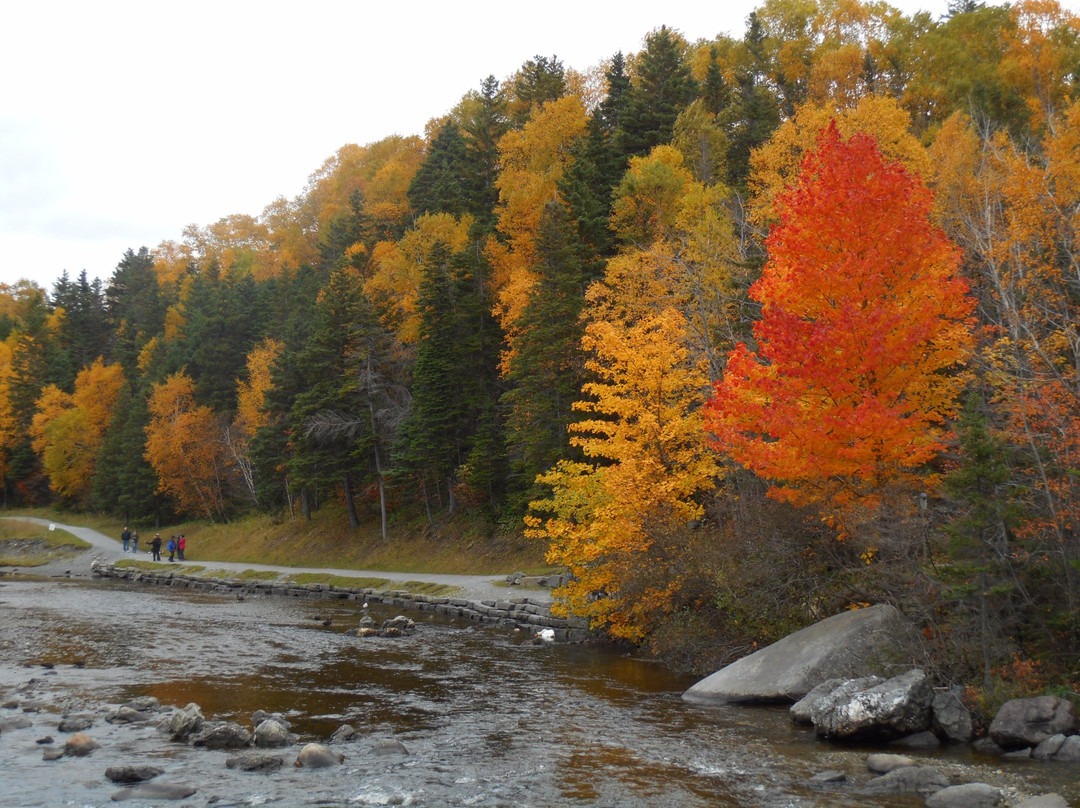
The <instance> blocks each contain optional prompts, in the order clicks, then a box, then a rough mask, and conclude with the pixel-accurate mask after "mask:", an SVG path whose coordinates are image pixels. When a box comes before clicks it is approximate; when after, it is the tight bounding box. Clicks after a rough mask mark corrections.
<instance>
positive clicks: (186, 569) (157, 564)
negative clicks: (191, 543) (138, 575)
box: [116, 558, 206, 575]
mask: <svg viewBox="0 0 1080 808" xmlns="http://www.w3.org/2000/svg"><path fill="white" fill-rule="evenodd" d="M116 566H117V567H122V568H126V569H136V570H154V571H155V572H161V570H162V568H163V567H168V569H169V572H179V573H180V574H182V575H198V574H199V573H200V572H203V571H204V570H205V569H206V567H200V566H199V565H198V564H177V563H176V562H173V563H172V564H170V563H169V562H168V561H135V560H133V559H130V558H122V559H120V560H119V561H117V562H116Z"/></svg>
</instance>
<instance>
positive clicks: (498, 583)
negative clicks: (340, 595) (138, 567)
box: [3, 516, 551, 601]
mask: <svg viewBox="0 0 1080 808" xmlns="http://www.w3.org/2000/svg"><path fill="white" fill-rule="evenodd" d="M3 518H18V519H21V520H22V521H25V522H36V523H37V524H41V525H55V526H56V528H57V529H58V530H66V531H67V532H68V533H70V534H72V535H73V536H76V537H78V538H80V539H82V540H83V541H85V542H87V543H88V544H90V545H91V549H89V550H87V551H86V552H84V553H82V554H81V555H79V556H78V557H75V558H67V559H63V560H60V561H53V562H50V563H49V564H46V565H45V566H42V567H34V568H32V569H27V570H24V572H30V573H32V574H34V575H46V576H49V575H71V576H73V577H90V565H91V564H92V563H93V562H95V561H96V562H100V563H115V562H117V561H122V560H123V559H125V558H126V559H132V560H135V559H138V560H139V561H149V553H148V552H147V551H148V550H149V545H150V542H149V539H147V538H145V537H144V538H142V539H141V540H140V541H139V554H138V555H137V556H134V555H132V554H131V553H125V552H124V550H123V546H122V545H121V543H120V540H119V539H114V538H112V537H111V536H107V535H106V534H104V533H101V532H99V531H97V530H93V529H91V528H88V527H79V526H77V525H62V524H60V523H59V522H52V521H50V520H48V519H38V518H36V517H30V516H20V517H3ZM162 552H163V553H164V546H163V547H162ZM183 563H184V564H185V565H197V566H200V567H203V568H205V569H206V570H207V571H209V570H227V571H229V572H236V573H240V572H243V571H244V570H260V571H269V572H277V573H280V574H282V575H297V574H300V573H305V572H310V573H320V574H325V575H340V576H342V577H350V578H378V579H383V580H388V581H391V582H405V581H420V582H423V583H433V584H444V585H446V586H453V587H457V588H458V589H460V590H461V591H462V594H461V597H463V598H466V599H468V600H476V601H480V600H507V599H509V598H515V597H521V596H523V595H526V594H527V595H528V597H529V598H531V599H533V600H537V601H550V600H551V591H550V590H548V589H542V588H538V587H530V588H529V589H527V590H522V589H520V588H518V587H508V586H507V585H506V583H505V577H500V576H497V575H445V574H440V573H424V572H388V571H386V570H350V569H336V568H333V569H332V568H319V567H284V566H277V565H272V564H248V563H245V562H236V561H213V560H208V559H204V558H202V557H199V558H196V559H188V560H186V561H184V562H183ZM161 566H163V567H168V566H170V564H169V562H168V561H163V562H161ZM511 572H513V570H508V571H507V573H511ZM387 588H393V587H392V586H388V587H387Z"/></svg>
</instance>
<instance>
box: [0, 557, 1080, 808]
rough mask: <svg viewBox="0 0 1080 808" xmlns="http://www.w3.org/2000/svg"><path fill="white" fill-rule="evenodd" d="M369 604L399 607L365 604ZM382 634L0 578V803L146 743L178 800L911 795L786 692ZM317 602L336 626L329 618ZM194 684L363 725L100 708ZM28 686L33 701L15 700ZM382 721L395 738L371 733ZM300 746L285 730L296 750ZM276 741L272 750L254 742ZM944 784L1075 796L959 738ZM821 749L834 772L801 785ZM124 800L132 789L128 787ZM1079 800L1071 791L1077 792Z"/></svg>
mask: <svg viewBox="0 0 1080 808" xmlns="http://www.w3.org/2000/svg"><path fill="white" fill-rule="evenodd" d="M371 613H372V616H373V617H375V618H376V619H382V618H386V617H392V616H393V613H392V612H389V611H381V610H379V609H374V608H373V609H372V610H371ZM410 616H412V617H413V618H414V619H416V620H417V622H418V630H417V632H416V633H415V634H412V635H410V636H406V637H403V638H398V639H383V638H357V637H350V636H347V635H345V634H344V631H345V629H346V628H349V627H354V626H356V625H357V622H358V619H359V617H360V604H356V603H349V602H341V601H330V602H323V601H296V600H289V599H281V598H272V597H256V598H248V599H247V600H244V601H238V600H236V599H235V598H227V597H224V596H218V595H209V594H205V593H191V592H183V591H171V590H165V589H162V588H160V587H144V586H142V585H139V584H132V583H126V582H114V581H109V582H85V581H84V582H77V581H67V582H55V581H34V580H29V579H13V578H6V579H4V580H3V582H2V583H0V703H4V702H9V703H14V702H16V701H18V702H19V703H20V707H19V708H16V709H13V708H11V707H9V708H8V709H3V710H0V721H3V720H4V719H6V718H8V717H10V716H12V715H15V714H20V715H26V716H28V717H29V718H30V719H32V721H33V726H32V727H28V728H24V729H17V730H11V731H6V732H3V733H2V734H0V805H2V806H4V807H5V808H7V807H8V806H19V808H24V807H25V808H31V807H32V806H49V807H50V808H52V807H53V806H65V805H70V806H80V807H82V806H104V805H111V804H113V803H112V799H113V795H117V796H123V793H124V792H123V789H121V788H120V787H118V786H117V785H115V784H113V783H111V782H109V781H108V780H107V779H106V778H105V777H104V771H105V768H106V767H107V766H112V765H119V764H123V763H135V764H141V763H150V764H153V765H156V766H159V767H160V768H163V769H165V773H164V774H163V775H162V776H161V777H160V778H159V779H160V780H162V781H167V782H175V783H189V784H191V785H192V786H195V787H197V788H198V791H197V793H196V794H195V795H194V796H192V797H190V798H188V799H185V800H183V801H181V802H180V803H145V804H148V805H151V804H180V805H190V806H210V805H213V806H234V805H235V806H242V805H252V806H255V805H275V806H279V805H280V806H381V805H412V806H505V807H506V808H510V807H511V806H513V807H516V806H613V807H614V806H619V808H637V807H639V806H673V807H680V808H681V807H682V806H686V807H687V808H693V807H694V806H799V807H800V808H801V807H803V806H822V808H825V806H829V808H847V807H849V806H886V807H888V806H916V805H922V804H923V801H922V800H921V799H918V798H915V797H880V796H870V795H867V794H866V793H865V792H863V791H862V789H861V787H862V785H864V784H865V782H866V781H867V780H869V778H870V775H869V774H868V773H867V772H866V769H865V765H864V762H863V761H864V759H865V756H866V754H867V752H868V751H869V750H866V749H858V748H849V747H837V746H832V745H828V744H824V743H822V742H820V741H817V740H816V739H815V738H814V737H813V735H812V733H810V732H806V731H804V730H801V729H797V728H793V727H792V726H791V724H790V722H789V720H788V717H787V711H786V710H785V709H783V708H745V707H744V708H738V707H716V706H703V705H697V704H689V703H686V702H684V701H682V699H681V698H680V695H681V693H682V691H683V690H685V689H686V688H687V687H688V686H689V685H690V684H692V683H693V681H694V680H693V679H691V678H687V677H683V676H678V675H675V674H673V673H671V672H670V671H667V670H665V669H664V668H663V667H660V666H658V665H655V664H652V663H650V662H647V661H643V660H639V659H634V658H631V657H629V656H627V655H626V654H625V653H623V652H619V651H615V650H612V649H600V648H596V647H590V646H581V645H568V644H560V643H554V644H545V645H533V644H532V643H531V642H530V641H529V638H528V637H527V636H523V635H522V634H520V633H515V632H513V631H511V630H508V629H505V628H494V627H477V626H473V625H468V624H463V623H454V622H453V621H450V620H444V619H436V618H434V617H429V616H427V615H424V616H422V617H421V616H419V615H415V614H413V615H410ZM327 620H329V622H330V625H328V626H327V625H324V623H325V622H326V621H327ZM142 695H152V696H156V697H157V698H158V699H160V700H161V702H162V704H163V705H170V706H172V705H176V706H183V705H185V704H187V703H189V702H195V703H197V704H199V705H200V706H201V707H202V710H203V713H204V715H205V716H206V717H207V718H215V719H226V720H233V721H238V722H240V723H242V724H244V725H245V726H250V716H251V714H252V712H253V711H255V710H258V709H262V710H266V711H268V712H275V711H276V712H281V713H283V714H285V715H286V716H287V717H288V718H289V719H290V721H292V723H293V731H294V732H296V733H298V734H299V736H300V743H305V742H308V741H319V742H328V739H329V736H330V735H331V733H332V732H333V731H334V730H336V729H337V728H338V727H339V726H341V725H342V724H344V723H348V724H351V725H353V726H355V727H356V728H357V729H358V730H359V731H360V736H359V739H358V740H355V741H351V742H348V743H340V744H333V748H335V749H336V750H337V751H339V752H342V753H344V755H345V762H344V764H343V765H342V766H339V767H335V768H332V769H303V768H295V767H293V766H291V765H290V764H291V763H292V762H293V760H294V759H295V754H296V751H297V750H296V749H289V750H281V751H280V754H281V755H282V756H283V757H285V759H286V766H285V767H283V768H282V769H280V770H278V771H277V772H273V773H270V774H256V773H245V772H239V771H235V770H231V769H227V768H226V766H225V759H226V758H227V757H228V756H229V755H230V754H232V753H226V752H214V751H206V750H198V749H193V748H191V747H189V746H187V745H184V744H179V743H173V742H170V741H168V740H167V738H166V737H165V736H164V735H162V734H160V733H159V732H157V731H156V730H155V729H154V728H153V724H152V723H150V724H147V725H142V726H131V725H116V726H114V725H112V724H108V723H106V722H104V721H103V720H102V718H103V716H104V715H105V714H106V713H107V712H108V711H109V709H111V707H110V705H112V706H115V705H118V704H121V703H123V702H125V701H127V700H129V699H130V698H133V697H135V696H142ZM26 701H32V702H36V703H37V704H38V705H40V712H30V713H21V712H20V710H21V709H22V706H23V705H25V702H26ZM64 711H66V712H68V713H85V714H89V715H95V716H96V720H95V723H94V725H93V726H92V727H91V728H90V729H88V730H87V731H86V732H87V733H88V734H89V735H91V737H93V738H94V739H95V740H97V741H98V742H99V743H100V744H101V747H100V748H99V749H97V750H96V751H95V752H94V753H93V754H92V755H90V756H88V757H85V758H71V757H64V758H61V759H60V760H57V761H51V762H45V761H43V760H42V748H47V747H45V746H43V745H42V744H40V743H38V741H39V740H43V736H46V735H48V736H52V737H53V738H54V740H55V741H56V742H57V743H59V744H62V743H63V740H64V738H65V737H66V736H65V734H63V733H59V732H58V730H57V723H58V720H59V718H60V714H61V712H64ZM387 741H398V742H400V743H401V744H403V745H404V747H405V749H406V750H407V754H391V755H381V754H376V752H375V751H374V750H375V748H376V747H378V746H379V745H380V744H383V743H384V742H387ZM298 748H299V747H297V749H298ZM270 751H275V752H276V751H278V750H270ZM920 754H921V755H923V756H925V757H927V758H928V759H929V760H928V762H932V763H934V764H935V765H938V766H940V767H941V768H942V769H943V771H945V772H946V773H947V774H950V775H951V776H953V777H954V778H956V782H964V781H968V780H984V781H987V782H992V783H993V784H995V785H998V786H1000V787H1003V788H1005V789H1006V791H1007V793H1008V794H1009V795H1010V801H1012V800H1015V799H1017V798H1018V797H1019V796H1020V795H1032V794H1037V793H1041V792H1044V791H1058V792H1059V793H1063V794H1065V795H1066V796H1067V797H1068V798H1070V799H1072V800H1077V799H1080V793H1078V791H1077V785H1076V782H1075V780H1076V769H1075V768H1073V767H1063V766H1057V767H1055V766H1054V765H1052V764H1036V763H1031V762H1020V763H1010V764H1008V765H1005V764H1003V762H1002V761H999V760H986V759H975V758H973V757H972V756H971V753H970V752H969V751H968V750H967V749H947V750H941V751H935V752H932V753H920ZM825 769H840V770H843V771H846V772H848V780H847V782H846V783H841V784H839V785H833V786H822V787H818V786H814V785H812V784H811V783H810V781H809V778H810V777H811V776H812V775H813V774H815V773H817V772H820V771H822V770H825ZM128 804H144V803H140V802H138V801H133V803H128ZM1077 804H1080V803H1077Z"/></svg>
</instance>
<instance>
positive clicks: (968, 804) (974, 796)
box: [926, 783, 1003, 808]
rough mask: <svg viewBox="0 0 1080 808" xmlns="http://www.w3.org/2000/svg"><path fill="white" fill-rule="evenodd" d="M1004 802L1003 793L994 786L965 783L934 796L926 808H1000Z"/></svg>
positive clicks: (943, 790) (950, 787) (945, 789)
mask: <svg viewBox="0 0 1080 808" xmlns="http://www.w3.org/2000/svg"><path fill="white" fill-rule="evenodd" d="M1002 802H1003V800H1002V796H1001V792H1000V791H998V790H997V789H996V788H994V787H993V786H988V785H987V784H986V783H964V784H963V785H959V786H949V787H947V788H943V789H941V791H938V792H936V793H935V794H932V795H931V796H930V797H929V798H928V799H927V800H926V808H998V806H999V805H1001V804H1002Z"/></svg>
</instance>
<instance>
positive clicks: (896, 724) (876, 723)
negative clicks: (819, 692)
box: [811, 668, 934, 740]
mask: <svg viewBox="0 0 1080 808" xmlns="http://www.w3.org/2000/svg"><path fill="white" fill-rule="evenodd" d="M837 692H839V693H840V695H839V696H837V697H836V698H833V697H832V696H830V697H827V698H824V699H821V700H819V701H818V702H817V703H816V704H815V705H814V709H813V711H812V715H811V719H812V721H813V724H814V730H815V731H816V732H817V734H818V735H820V736H821V737H823V738H830V739H854V738H862V739H867V738H869V739H874V740H891V739H893V738H900V737H903V736H905V735H910V734H912V733H915V732H922V731H923V730H925V729H926V728H927V727H929V726H930V704H931V702H932V701H933V700H934V691H933V689H932V688H931V687H930V680H929V679H928V678H927V676H926V673H924V672H923V671H922V670H920V669H918V668H915V669H913V670H910V671H908V672H907V673H904V674H901V675H900V676H894V677H893V678H892V679H888V680H887V681H884V682H882V683H881V684H877V685H874V686H872V687H868V688H864V689H861V690H858V691H856V692H845V691H844V688H843V686H841V687H840V688H837Z"/></svg>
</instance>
